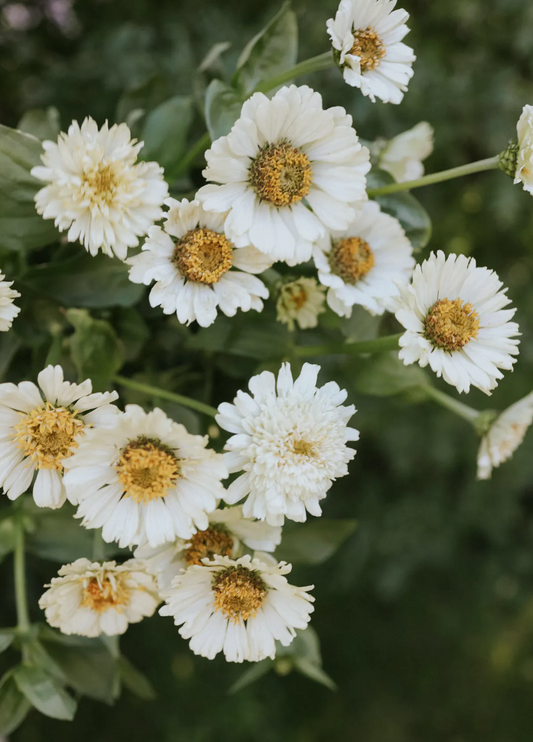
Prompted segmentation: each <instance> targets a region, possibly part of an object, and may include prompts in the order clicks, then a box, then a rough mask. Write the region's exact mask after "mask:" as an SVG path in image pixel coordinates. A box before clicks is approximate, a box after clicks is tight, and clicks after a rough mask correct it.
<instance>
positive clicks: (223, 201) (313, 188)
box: [197, 85, 370, 265]
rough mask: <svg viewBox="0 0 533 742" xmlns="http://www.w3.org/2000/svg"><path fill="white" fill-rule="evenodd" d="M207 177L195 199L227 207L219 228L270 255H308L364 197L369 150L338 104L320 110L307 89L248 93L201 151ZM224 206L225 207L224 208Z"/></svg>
mask: <svg viewBox="0 0 533 742" xmlns="http://www.w3.org/2000/svg"><path fill="white" fill-rule="evenodd" d="M205 156H206V160H207V169H206V170H205V171H204V176H205V177H206V179H207V180H209V181H212V183H215V184H218V185H214V184H210V185H207V186H204V187H203V188H201V189H200V190H199V191H198V195H197V198H198V199H199V200H200V201H202V203H203V204H204V207H205V208H206V209H208V210H209V211H215V212H217V213H223V214H226V213H227V217H226V221H225V233H226V235H227V236H228V238H229V239H231V240H232V241H233V242H234V244H235V245H236V246H237V247H243V246H247V245H254V246H255V247H257V248H258V249H259V250H261V252H263V253H265V255H268V256H270V257H271V258H272V260H285V261H287V263H288V264H289V265H296V264H297V263H302V262H304V261H306V260H309V258H310V257H311V252H312V245H313V242H315V241H316V240H317V239H318V238H319V237H320V236H321V235H323V234H324V232H325V228H326V227H327V228H329V229H344V228H345V227H347V226H348V224H349V223H350V221H351V220H352V219H353V218H354V217H355V214H356V210H357V209H359V208H360V206H361V204H362V202H363V201H364V200H366V191H365V185H366V178H365V175H366V173H367V172H368V170H369V169H370V163H369V152H368V150H367V149H366V147H362V146H361V144H360V142H359V140H358V138H357V134H356V133H355V130H354V129H353V128H352V117H351V116H348V115H347V114H346V111H345V110H344V109H343V108H340V107H336V108H329V109H327V110H324V109H323V108H322V97H321V96H320V95H319V93H315V92H314V91H313V90H311V88H308V87H307V86H305V85H303V86H301V87H296V86H295V85H291V86H290V87H288V88H287V87H285V88H282V89H281V90H279V91H278V92H277V93H276V94H275V95H274V97H273V98H272V99H271V100H269V99H268V98H267V97H266V95H263V94H262V93H255V95H253V96H252V97H251V98H250V99H249V100H247V101H246V103H245V104H244V105H243V107H242V111H241V116H240V118H239V119H238V121H237V122H236V123H235V124H234V126H233V128H232V130H231V131H230V133H229V134H228V136H226V137H220V139H217V140H216V141H215V142H213V145H212V146H211V149H210V150H208V151H207V152H206V155H205ZM228 212H229V213H228Z"/></svg>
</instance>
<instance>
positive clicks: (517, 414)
mask: <svg viewBox="0 0 533 742" xmlns="http://www.w3.org/2000/svg"><path fill="white" fill-rule="evenodd" d="M532 422H533V392H532V393H531V394H528V395H527V397H524V398H523V399H520V400H519V401H518V402H515V404H513V405H511V406H510V407H508V408H507V409H506V410H505V412H502V413H501V415H499V416H498V417H497V418H496V420H495V421H494V422H493V423H492V425H491V426H490V428H489V430H488V431H487V432H486V433H485V435H484V436H483V438H482V440H481V445H480V447H479V452H478V455H477V478H478V479H490V477H491V474H492V469H493V468H495V467H497V466H500V464H503V463H504V461H507V459H510V458H511V456H512V455H513V453H514V452H515V451H516V449H517V448H518V446H519V445H520V444H521V443H522V441H523V440H524V436H525V434H526V432H527V429H528V428H529V426H530V425H531V423H532Z"/></svg>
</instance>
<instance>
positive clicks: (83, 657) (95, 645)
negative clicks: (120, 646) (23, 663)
mask: <svg viewBox="0 0 533 742" xmlns="http://www.w3.org/2000/svg"><path fill="white" fill-rule="evenodd" d="M46 651H47V652H48V654H49V655H50V656H51V657H52V659H53V660H54V662H55V663H56V665H57V666H58V667H59V668H60V669H61V671H62V672H63V675H64V677H65V681H66V682H67V684H68V685H70V686H71V687H72V688H74V690H75V691H77V692H78V693H82V694H83V695H85V696H90V697H91V698H96V699H97V700H99V701H104V702H107V703H111V702H112V701H113V697H112V693H113V680H114V675H115V669H116V668H115V660H114V659H113V657H112V656H111V654H110V652H109V650H108V649H107V647H105V646H104V644H102V642H101V641H100V640H99V639H86V641H85V642H83V643H79V642H78V643H77V644H75V645H73V644H71V645H68V644H63V643H60V642H57V641H47V642H46Z"/></svg>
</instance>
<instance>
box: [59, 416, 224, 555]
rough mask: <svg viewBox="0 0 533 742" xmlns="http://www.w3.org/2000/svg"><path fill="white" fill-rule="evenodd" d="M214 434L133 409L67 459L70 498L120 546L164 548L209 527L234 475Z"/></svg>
mask: <svg viewBox="0 0 533 742" xmlns="http://www.w3.org/2000/svg"><path fill="white" fill-rule="evenodd" d="M206 445H207V436H205V437H202V436H199V435H191V434H190V433H188V432H187V430H186V429H185V428H184V426H183V425H180V424H178V423H175V422H173V421H172V420H171V419H170V418H168V417H167V416H166V415H165V413H164V412H163V411H162V410H160V409H158V408H156V409H155V410H153V411H152V412H148V413H147V412H145V411H144V410H143V409H142V408H141V407H138V406H137V405H127V406H126V411H125V412H124V413H121V414H120V415H119V416H118V417H117V419H116V421H115V423H114V425H112V426H111V427H110V428H109V429H107V430H100V431H97V432H95V434H93V433H92V431H88V433H87V435H86V437H85V440H84V442H83V445H80V447H79V449H78V450H77V451H76V453H75V454H74V455H73V456H72V457H71V458H70V459H69V461H68V462H67V465H68V472H67V474H66V476H65V486H66V488H67V494H68V498H69V500H70V501H71V502H73V503H74V504H75V505H76V504H77V505H79V508H78V512H77V515H76V517H78V518H83V520H82V524H83V525H84V526H85V527H86V528H103V531H102V536H103V538H104V540H105V541H108V542H110V541H118V543H119V546H121V547H127V546H131V545H132V544H140V543H145V542H146V543H148V544H149V545H150V546H159V545H160V544H163V543H165V542H167V541H174V540H175V539H176V538H183V539H188V538H190V537H191V536H192V535H193V534H194V532H195V531H196V530H197V529H200V530H205V529H206V528H208V526H209V520H208V517H207V514H208V513H210V512H211V511H213V510H214V509H215V508H216V506H217V503H218V501H219V500H220V499H221V498H222V497H223V495H224V488H223V487H222V484H221V483H220V480H221V479H223V478H224V477H226V476H227V470H226V467H225V465H224V463H223V458H222V456H221V455H220V454H216V453H215V452H214V451H211V450H210V449H206Z"/></svg>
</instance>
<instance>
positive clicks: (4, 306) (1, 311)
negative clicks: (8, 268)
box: [0, 271, 20, 332]
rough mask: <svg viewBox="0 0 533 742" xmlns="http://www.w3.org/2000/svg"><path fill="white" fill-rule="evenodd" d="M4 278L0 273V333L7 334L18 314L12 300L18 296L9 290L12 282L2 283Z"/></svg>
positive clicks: (0, 272)
mask: <svg viewBox="0 0 533 742" xmlns="http://www.w3.org/2000/svg"><path fill="white" fill-rule="evenodd" d="M4 278H5V276H4V274H3V273H2V271H0V332H7V330H9V328H10V327H11V325H12V323H13V320H14V319H15V317H16V316H17V315H18V313H19V312H20V308H19V307H17V306H15V304H13V299H17V298H18V297H19V296H20V294H19V292H18V291H14V290H13V289H12V288H11V286H13V282H12V281H4Z"/></svg>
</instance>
